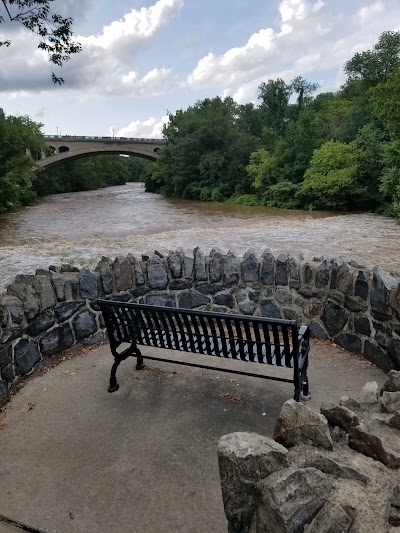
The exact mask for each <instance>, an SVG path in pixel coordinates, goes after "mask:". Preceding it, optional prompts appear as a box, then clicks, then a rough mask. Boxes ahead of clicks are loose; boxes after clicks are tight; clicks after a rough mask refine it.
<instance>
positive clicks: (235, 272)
mask: <svg viewBox="0 0 400 533" xmlns="http://www.w3.org/2000/svg"><path fill="white" fill-rule="evenodd" d="M223 272H224V275H223V280H224V285H225V286H231V285H235V284H236V283H238V281H239V275H240V261H239V258H238V257H237V256H236V255H235V254H234V253H232V252H231V251H230V252H229V253H228V255H227V256H226V257H225V258H224V260H223Z"/></svg>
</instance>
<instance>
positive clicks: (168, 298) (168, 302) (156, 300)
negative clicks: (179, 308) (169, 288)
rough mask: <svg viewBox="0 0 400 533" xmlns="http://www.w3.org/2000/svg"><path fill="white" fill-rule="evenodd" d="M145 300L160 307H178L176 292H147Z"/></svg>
mask: <svg viewBox="0 0 400 533" xmlns="http://www.w3.org/2000/svg"><path fill="white" fill-rule="evenodd" d="M145 302H146V304H148V305H157V306H159V307H176V300H175V294H168V293H167V294H147V295H146V296H145Z"/></svg>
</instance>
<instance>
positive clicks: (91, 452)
mask: <svg viewBox="0 0 400 533" xmlns="http://www.w3.org/2000/svg"><path fill="white" fill-rule="evenodd" d="M143 352H144V354H145V353H146V350H143ZM153 352H154V350H153ZM158 353H159V354H160V356H162V355H163V356H165V355H166V354H165V353H164V354H162V351H161V350H158ZM169 355H173V356H175V357H176V356H177V355H178V356H181V355H182V354H176V353H175V352H171V354H169ZM192 357H193V356H189V360H190V358H192ZM192 360H193V359H192ZM210 361H211V362H213V361H214V359H212V358H207V361H206V362H207V363H210ZM218 363H221V361H218ZM235 364H238V365H240V364H242V365H245V368H247V369H248V367H249V364H244V363H235ZM110 365H111V355H110V352H109V348H108V346H106V345H104V346H101V347H98V348H95V349H93V350H90V351H89V352H88V353H86V354H83V355H78V356H76V357H74V358H72V359H70V360H67V361H65V362H63V363H62V364H60V365H59V366H57V367H56V368H53V369H51V370H50V371H49V372H48V373H46V374H45V375H43V376H40V377H36V378H33V379H31V380H30V381H29V382H28V383H27V384H26V386H25V387H24V388H23V389H22V390H21V391H20V392H19V393H17V394H16V395H15V396H14V398H13V399H12V400H11V402H10V403H9V404H8V405H7V408H6V410H5V417H4V413H3V415H2V414H1V413H0V417H1V416H2V419H0V427H3V429H2V430H1V431H0V516H5V517H7V518H9V519H12V520H14V521H16V522H19V523H22V524H25V525H28V526H30V528H33V529H28V531H32V530H39V531H43V532H46V533H56V532H57V533H67V532H68V533H71V532H72V533H78V532H79V533H103V532H107V533H111V532H117V533H136V532H138V533H169V532H171V533H172V532H173V533H203V532H204V533H222V532H225V531H226V525H225V516H224V512H223V506H222V499H221V494H220V485H219V478H218V465H217V456H216V448H217V443H218V440H219V438H220V437H221V436H222V435H224V434H226V433H229V432H232V431H254V432H258V433H261V434H264V435H267V436H271V435H272V431H273V427H274V424H275V420H276V417H277V415H278V413H279V411H280V409H281V406H282V404H283V402H284V401H286V400H287V399H289V398H291V397H292V394H293V390H292V385H289V384H286V383H279V382H273V381H266V380H261V379H260V380H258V379H256V378H244V377H241V376H234V375H232V374H224V373H221V372H211V371H202V370H200V369H193V368H189V367H185V366H178V365H171V364H169V365H168V364H162V363H158V364H156V363H155V362H154V361H153V362H150V365H151V366H150V367H149V368H147V370H145V371H142V372H138V371H135V370H134V366H133V361H132V360H127V361H125V362H124V363H122V365H121V366H120V369H119V372H118V377H119V383H120V389H119V391H118V392H116V393H114V394H109V393H108V392H107V384H108V374H109V370H110ZM254 366H256V365H251V371H253V372H254V371H255V370H254V368H253V367H254ZM270 368H271V367H264V368H260V369H258V367H257V368H256V370H259V371H260V372H261V371H265V370H270ZM284 372H286V373H287V372H288V370H287V369H286V370H284ZM309 375H310V385H311V391H312V393H313V399H312V400H311V401H310V402H308V405H309V406H310V407H312V408H314V409H316V410H318V409H319V405H320V403H321V402H322V401H324V400H329V399H331V400H334V401H338V400H339V398H340V397H341V396H342V395H343V394H347V395H353V396H354V397H357V395H358V393H359V391H360V389H361V388H362V387H363V385H364V384H365V383H366V382H367V381H371V380H377V381H378V382H379V384H381V383H383V381H384V377H385V376H384V374H383V372H381V371H380V370H378V369H376V368H375V367H373V366H371V365H370V364H369V363H367V362H365V361H361V360H360V359H358V358H357V357H355V356H353V355H351V354H347V353H344V352H343V351H341V350H339V349H338V348H337V347H334V346H333V345H331V344H326V343H325V344H323V343H317V344H316V343H314V344H313V347H312V350H311V362H310V373H309ZM12 531H14V528H13V527H12V526H11V525H7V524H5V523H2V522H0V533H3V532H4V533H12ZM15 531H20V529H15Z"/></svg>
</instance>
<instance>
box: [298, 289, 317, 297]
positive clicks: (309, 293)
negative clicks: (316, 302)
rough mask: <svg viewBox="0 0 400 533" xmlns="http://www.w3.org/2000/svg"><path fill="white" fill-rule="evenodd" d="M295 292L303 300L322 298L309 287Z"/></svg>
mask: <svg viewBox="0 0 400 533" xmlns="http://www.w3.org/2000/svg"><path fill="white" fill-rule="evenodd" d="M297 292H298V293H299V294H300V295H301V296H303V297H304V298H307V299H308V298H322V294H321V293H320V292H318V291H316V290H315V289H312V288H311V287H299V288H298V289H297Z"/></svg>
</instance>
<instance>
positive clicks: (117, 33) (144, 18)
mask: <svg viewBox="0 0 400 533" xmlns="http://www.w3.org/2000/svg"><path fill="white" fill-rule="evenodd" d="M182 7H183V0H159V1H158V2H157V3H156V4H154V6H150V7H148V8H145V7H142V8H141V9H139V10H136V9H132V11H131V12H130V13H127V14H126V15H124V17H123V19H122V20H115V21H113V22H112V23H111V24H109V25H108V26H104V28H103V32H102V33H101V34H100V35H89V36H88V37H79V40H80V42H81V43H82V45H83V46H98V47H100V48H110V47H112V46H114V45H115V44H116V43H117V42H118V41H125V42H126V41H129V42H130V44H132V45H133V44H136V43H138V42H140V41H143V40H146V39H149V38H150V37H152V36H153V35H154V34H155V33H156V32H157V31H158V30H159V29H160V28H161V27H162V26H164V25H165V24H166V23H167V22H168V20H169V19H170V18H172V17H173V16H174V15H176V14H177V12H178V11H179V10H180V9H181V8H182Z"/></svg>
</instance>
